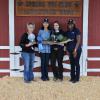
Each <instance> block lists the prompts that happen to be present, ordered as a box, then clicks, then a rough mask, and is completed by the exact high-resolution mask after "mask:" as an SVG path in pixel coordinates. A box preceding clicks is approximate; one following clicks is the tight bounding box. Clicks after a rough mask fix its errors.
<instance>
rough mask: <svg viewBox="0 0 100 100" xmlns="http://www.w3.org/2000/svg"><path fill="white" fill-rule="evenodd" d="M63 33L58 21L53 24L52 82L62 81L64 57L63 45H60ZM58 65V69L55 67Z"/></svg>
mask: <svg viewBox="0 0 100 100" xmlns="http://www.w3.org/2000/svg"><path fill="white" fill-rule="evenodd" d="M63 36H64V32H63V31H62V30H61V29H60V25H59V22H58V21H55V22H54V24H53V30H52V32H51V41H52V42H53V44H52V45H51V66H52V70H53V75H54V79H53V80H54V81H57V80H60V81H62V80H63V65H62V62H63V56H64V45H63V44H60V42H62V41H63ZM56 61H57V63H58V67H57V65H56Z"/></svg>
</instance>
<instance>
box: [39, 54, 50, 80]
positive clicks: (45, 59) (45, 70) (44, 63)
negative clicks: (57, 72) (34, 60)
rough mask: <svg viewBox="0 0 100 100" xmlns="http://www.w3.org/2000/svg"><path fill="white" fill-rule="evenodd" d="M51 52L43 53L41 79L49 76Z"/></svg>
mask: <svg viewBox="0 0 100 100" xmlns="http://www.w3.org/2000/svg"><path fill="white" fill-rule="evenodd" d="M49 55H50V54H49V53H41V79H43V80H45V79H47V78H48V66H49Z"/></svg>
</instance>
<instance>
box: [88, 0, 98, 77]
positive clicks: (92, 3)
mask: <svg viewBox="0 0 100 100" xmlns="http://www.w3.org/2000/svg"><path fill="white" fill-rule="evenodd" d="M88 45H89V46H100V0H89V34H88ZM88 57H97V58H98V57H99V58H100V50H88ZM88 68H100V61H88ZM88 75H97V76H98V75H99V76H100V72H96V73H95V72H89V73H88Z"/></svg>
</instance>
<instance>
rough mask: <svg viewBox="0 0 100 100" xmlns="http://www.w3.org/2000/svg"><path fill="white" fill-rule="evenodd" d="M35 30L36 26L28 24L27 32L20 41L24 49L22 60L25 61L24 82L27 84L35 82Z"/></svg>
mask: <svg viewBox="0 0 100 100" xmlns="http://www.w3.org/2000/svg"><path fill="white" fill-rule="evenodd" d="M34 29H35V24H32V23H28V24H27V32H26V33H24V34H23V35H22V37H21V40H20V46H21V48H22V52H21V55H22V59H23V61H24V81H25V82H26V83H29V82H31V81H32V80H34V75H33V71H32V69H33V67H34V57H35V54H34V44H35V35H34V34H33V31H34Z"/></svg>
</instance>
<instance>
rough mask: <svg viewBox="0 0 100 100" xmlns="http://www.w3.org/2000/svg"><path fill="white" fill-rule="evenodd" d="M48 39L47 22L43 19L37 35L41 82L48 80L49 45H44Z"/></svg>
mask: <svg viewBox="0 0 100 100" xmlns="http://www.w3.org/2000/svg"><path fill="white" fill-rule="evenodd" d="M49 38H50V30H49V22H48V19H44V21H43V27H42V28H41V29H40V31H39V33H38V37H37V40H38V47H39V52H40V56H41V79H42V80H43V81H47V80H49V77H48V65H49V56H50V45H49V44H46V41H47V40H48V39H49Z"/></svg>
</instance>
